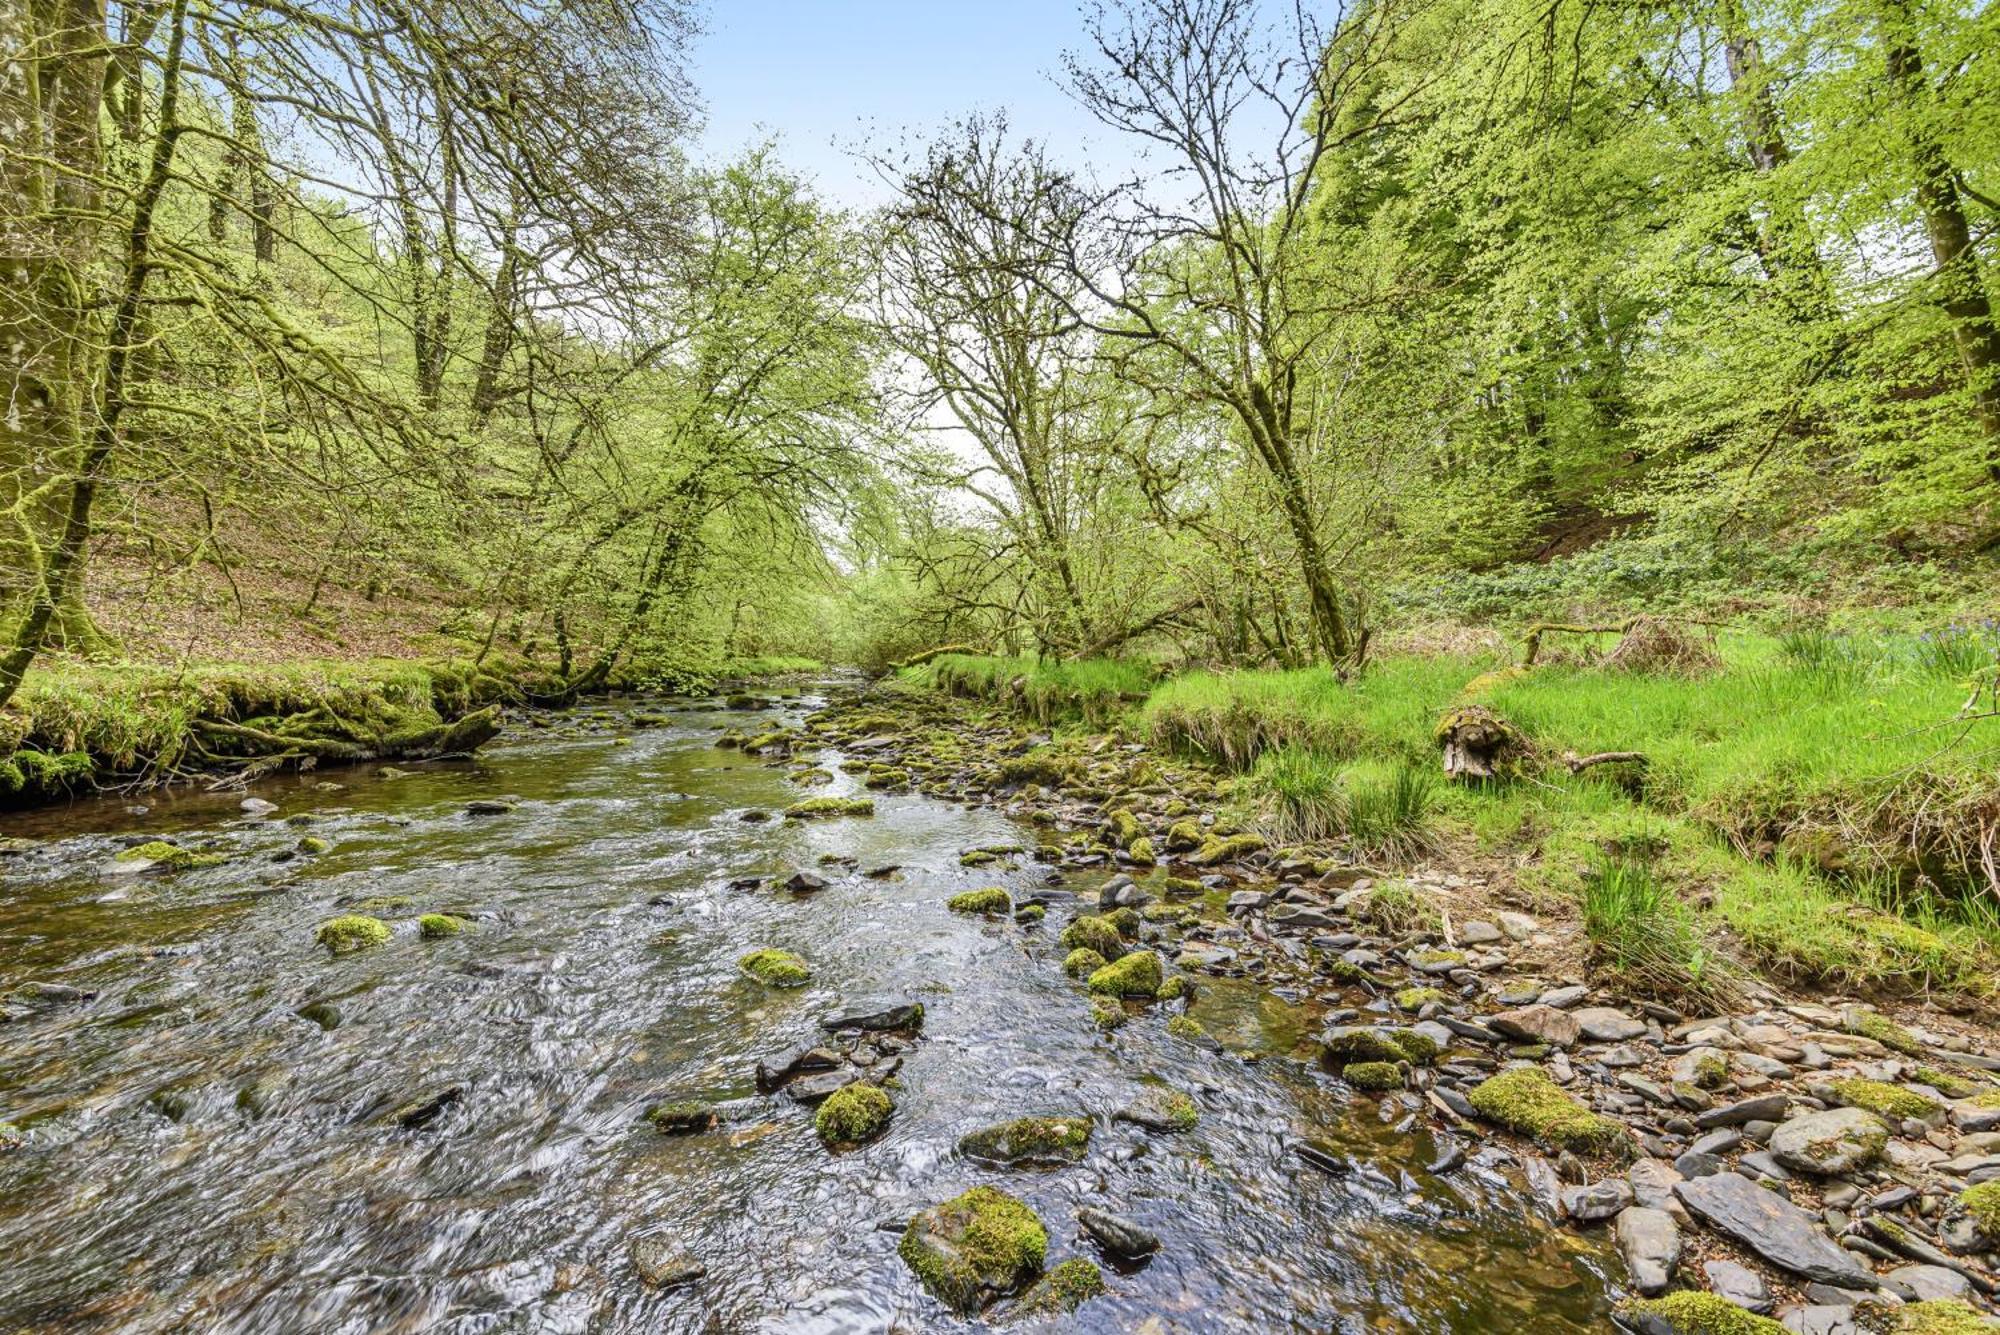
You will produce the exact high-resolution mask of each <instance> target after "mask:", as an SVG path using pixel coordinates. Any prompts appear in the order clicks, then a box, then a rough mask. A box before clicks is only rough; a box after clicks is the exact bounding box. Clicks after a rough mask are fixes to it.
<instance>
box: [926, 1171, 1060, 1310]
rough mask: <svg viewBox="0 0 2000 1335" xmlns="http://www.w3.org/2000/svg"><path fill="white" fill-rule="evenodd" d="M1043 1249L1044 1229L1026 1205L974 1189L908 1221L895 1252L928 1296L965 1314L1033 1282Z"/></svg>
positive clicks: (990, 1190)
mask: <svg viewBox="0 0 2000 1335" xmlns="http://www.w3.org/2000/svg"><path fill="white" fill-rule="evenodd" d="M1048 1247H1049V1235H1048V1231H1047V1230H1046V1229H1044V1228H1043V1227H1042V1221H1041V1220H1040V1219H1038V1218H1036V1216H1035V1212H1034V1211H1033V1210H1031V1209H1029V1208H1028V1207H1027V1205H1025V1204H1024V1203H1022V1202H1021V1201H1019V1200H1016V1199H1015V1198H1014V1197H1012V1196H1009V1195H1008V1194H1007V1193H1005V1192H1003V1191H997V1190H995V1189H994V1188H992V1187H974V1188H973V1189H972V1190H970V1191H968V1192H966V1193H965V1194H964V1195H962V1196H959V1197H957V1198H956V1199H954V1200H949V1201H946V1202H945V1203H944V1204H942V1205H934V1206H932V1207H931V1208H930V1209H928V1210H925V1211H923V1212H922V1213H920V1214H918V1215H917V1216H916V1217H915V1218H914V1219H912V1220H910V1223H909V1226H908V1227H907V1228H905V1229H904V1230H903V1240H902V1242H901V1243H900V1244H898V1246H897V1248H896V1254H897V1255H898V1256H900V1257H902V1258H903V1263H904V1264H905V1265H907V1266H909V1267H910V1270H911V1271H912V1272H913V1273H914V1274H915V1275H916V1277H917V1279H918V1280H919V1281H920V1282H921V1283H922V1284H923V1286H924V1288H926V1289H928V1290H929V1291H930V1293H931V1294H932V1296H934V1297H936V1298H937V1299H938V1300H939V1301H940V1302H942V1303H944V1304H945V1305H946V1306H947V1307H950V1308H951V1309H952V1310H954V1311H956V1312H961V1313H967V1314H970V1313H973V1312H977V1311H978V1310H979V1309H980V1308H982V1307H984V1306H985V1305H986V1304H987V1303H989V1302H991V1301H993V1299H995V1298H1000V1297H1005V1296H1007V1295H1009V1294H1012V1293H1016V1292H1018V1291H1019V1290H1020V1289H1022V1288H1023V1287H1025V1286H1026V1285H1027V1284H1029V1283H1030V1282H1031V1281H1033V1280H1034V1279H1035V1278H1036V1276H1038V1275H1039V1274H1041V1270H1042V1261H1043V1259H1044V1258H1045V1257H1046V1256H1047V1254H1048Z"/></svg>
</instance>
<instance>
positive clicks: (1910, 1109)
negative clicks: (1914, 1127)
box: [1833, 1076, 1944, 1122]
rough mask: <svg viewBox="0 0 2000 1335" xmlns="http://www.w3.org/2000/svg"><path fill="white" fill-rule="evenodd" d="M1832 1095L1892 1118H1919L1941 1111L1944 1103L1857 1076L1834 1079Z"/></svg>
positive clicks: (1843, 1101)
mask: <svg viewBox="0 0 2000 1335" xmlns="http://www.w3.org/2000/svg"><path fill="white" fill-rule="evenodd" d="M1833 1093H1834V1097H1835V1098H1838V1099H1839V1100H1840V1101H1841V1102H1842V1103H1844V1104H1847V1105H1848V1106H1849V1107H1852V1108H1862V1109H1865V1110H1867V1111H1868V1112H1872V1113H1874V1114H1875V1115H1876V1116H1877V1117H1886V1118H1889V1119H1890V1120H1891V1121H1895V1122H1902V1121H1908V1120H1912V1119H1914V1120H1917V1121H1922V1120H1924V1119H1926V1118H1929V1117H1934V1116H1936V1115H1937V1114H1938V1113H1941V1112H1943V1111H1944V1105H1943V1104H1941V1103H1939V1102H1938V1101H1937V1100H1936V1099H1934V1098H1932V1097H1931V1096H1930V1095H1928V1094H1920V1093H1918V1092H1917V1091H1916V1090H1914V1089H1905V1088H1904V1087H1903V1086H1901V1085H1892V1084H1889V1083H1887V1082H1886V1081H1882V1080H1863V1079H1862V1078H1860V1077H1859V1076H1855V1077H1851V1078H1849V1079H1846V1080H1836V1081H1834V1082H1833Z"/></svg>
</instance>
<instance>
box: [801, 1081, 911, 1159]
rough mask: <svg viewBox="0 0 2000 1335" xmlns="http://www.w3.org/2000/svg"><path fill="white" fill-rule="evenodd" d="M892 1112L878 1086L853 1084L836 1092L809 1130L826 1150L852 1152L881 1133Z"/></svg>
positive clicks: (827, 1101)
mask: <svg viewBox="0 0 2000 1335" xmlns="http://www.w3.org/2000/svg"><path fill="white" fill-rule="evenodd" d="M895 1111H896V1105H895V1103H894V1102H893V1101H892V1100H891V1099H890V1098H889V1095H888V1094H887V1093H886V1092H885V1091H884V1090H883V1089H881V1088H880V1087H879V1086H876V1085H871V1084H868V1083H867V1082H866V1081H857V1082H856V1083H854V1084H851V1085H848V1086H846V1087H844V1088H842V1089H837V1090H835V1091H834V1092H833V1094H832V1095H831V1096H830V1097H829V1098H828V1099H827V1100H826V1101H825V1102H824V1103H822V1104H820V1105H819V1111H818V1112H817V1113H815V1114H813V1129H814V1130H815V1131H818V1132H819V1138H820V1140H821V1141H822V1142H823V1143H824V1144H825V1145H826V1147H827V1148H828V1149H852V1148H853V1147H854V1146H856V1145H860V1144H862V1143H863V1142H865V1141H869V1140H873V1139H874V1138H875V1137H876V1136H878V1135H880V1134H882V1129H883V1128H884V1127H886V1126H888V1125H889V1118H890V1116H891V1115H892V1114H893V1113H894V1112H895Z"/></svg>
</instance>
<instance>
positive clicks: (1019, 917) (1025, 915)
mask: <svg viewBox="0 0 2000 1335" xmlns="http://www.w3.org/2000/svg"><path fill="white" fill-rule="evenodd" d="M1048 916H1049V910H1048V906H1047V905H1044V904H1023V905H1021V906H1020V907H1019V908H1017V909H1015V910H1014V921H1015V922H1018V923H1020V924H1021V925H1022V926H1023V927H1032V926H1034V925H1035V924H1036V923H1039V922H1041V920H1042V919H1044V918H1046V917H1048Z"/></svg>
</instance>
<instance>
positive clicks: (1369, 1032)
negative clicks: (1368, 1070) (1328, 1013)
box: [1320, 1025, 1407, 1068]
mask: <svg viewBox="0 0 2000 1335" xmlns="http://www.w3.org/2000/svg"><path fill="white" fill-rule="evenodd" d="M1399 1032H1401V1031H1400V1030H1395V1029H1369V1028H1364V1027H1362V1026H1360V1025H1343V1026H1340V1027H1337V1028H1333V1029H1329V1030H1327V1031H1326V1032H1325V1033H1324V1034H1322V1035H1320V1053H1321V1055H1322V1056H1324V1057H1325V1058H1326V1061H1327V1064H1328V1065H1329V1066H1333V1067H1336V1068H1338V1067H1344V1066H1352V1065H1354V1064H1355V1063H1356V1062H1399V1061H1405V1060H1407V1057H1406V1054H1405V1053H1404V1051H1403V1047H1402V1045H1401V1044H1399V1043H1398V1042H1397V1041H1396V1035H1397V1034H1398V1033H1399Z"/></svg>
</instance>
